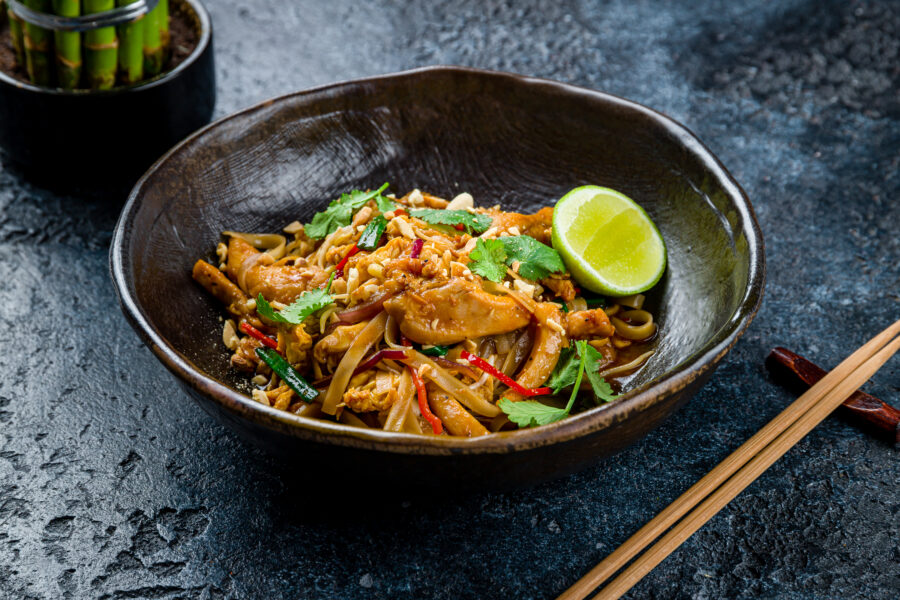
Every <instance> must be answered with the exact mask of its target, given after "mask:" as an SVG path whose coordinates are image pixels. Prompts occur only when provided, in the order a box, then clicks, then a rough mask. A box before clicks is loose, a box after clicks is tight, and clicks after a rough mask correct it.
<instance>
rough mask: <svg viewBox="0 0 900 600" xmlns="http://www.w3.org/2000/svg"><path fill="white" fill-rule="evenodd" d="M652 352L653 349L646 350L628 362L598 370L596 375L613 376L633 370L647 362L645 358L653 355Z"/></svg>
mask: <svg viewBox="0 0 900 600" xmlns="http://www.w3.org/2000/svg"><path fill="white" fill-rule="evenodd" d="M653 353H654V351H653V350H648V351H647V352H644V353H643V354H641V355H640V356H638V357H637V358H635V359H634V360H633V361H631V362H630V363H628V364H625V365H619V366H618V367H613V368H611V369H606V370H605V371H600V373H598V375H600V377H613V376H615V375H621V374H622V373H627V372H628V371H633V370H634V369H637V368H638V367H639V366H641V365H642V364H644V363H645V362H647V359H648V358H650V357H651V356H653Z"/></svg>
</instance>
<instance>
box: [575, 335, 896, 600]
mask: <svg viewBox="0 0 900 600" xmlns="http://www.w3.org/2000/svg"><path fill="white" fill-rule="evenodd" d="M898 333H900V321H897V322H895V323H894V324H893V325H891V326H890V327H888V328H887V329H885V330H884V331H882V332H881V333H880V334H878V335H877V336H875V337H874V338H872V340H870V341H869V342H868V343H866V344H865V345H864V346H862V347H861V348H860V349H859V350H857V351H856V352H854V353H853V354H851V355H850V356H849V357H848V358H847V359H846V360H844V361H843V362H842V363H841V364H840V365H838V366H837V367H836V368H835V369H834V370H833V371H831V373H829V374H828V375H826V376H825V377H823V378H822V379H821V380H820V381H819V382H818V383H816V384H815V385H814V386H812V387H811V388H810V389H809V390H808V391H807V392H806V393H805V394H803V395H802V396H800V398H798V399H797V400H796V401H795V402H793V403H792V404H791V405H789V406H788V407H787V408H786V409H785V410H784V411H782V412H781V413H780V414H779V415H778V416H777V417H775V418H774V419H773V420H772V421H770V422H769V423H768V424H767V425H766V426H765V427H763V428H762V429H761V430H760V431H758V432H757V433H756V434H755V435H754V436H753V437H751V438H750V439H749V440H747V441H746V442H745V443H744V444H743V445H741V447H740V448H738V449H737V450H736V451H734V452H733V453H732V454H730V455H729V456H728V457H727V458H726V459H725V460H723V461H722V462H721V463H719V464H718V465H717V466H716V467H715V468H714V469H713V470H712V471H710V472H709V473H708V474H707V475H706V476H705V477H703V478H702V479H701V480H700V481H698V482H697V483H695V484H694V485H693V486H691V488H690V489H688V491H686V492H685V493H684V494H682V495H681V496H679V497H678V498H677V499H676V500H675V501H674V502H673V503H672V504H670V505H669V506H668V507H666V508H665V509H664V510H663V511H662V512H661V513H659V515H657V516H656V517H655V518H654V519H653V520H651V521H650V522H649V523H647V524H646V525H644V526H643V527H642V528H641V529H639V530H638V531H637V533H635V534H634V535H632V536H631V537H630V538H629V539H628V540H627V541H626V542H625V543H624V544H622V545H621V546H619V548H617V549H616V550H615V551H614V552H613V553H612V554H610V555H609V556H608V557H606V559H604V560H603V561H602V562H601V563H600V564H598V565H597V566H596V567H594V568H593V569H591V571H590V572H589V573H588V574H587V575H585V576H584V577H582V578H581V579H579V580H578V581H577V582H576V583H575V584H574V585H573V586H572V587H570V588H569V589H568V590H566V591H565V592H563V594H561V595H560V596H559V598H558V600H576V599H577V600H582V599H584V598H586V597H587V595H588V594H589V593H590V592H591V591H592V590H594V589H595V588H596V587H597V586H599V585H600V584H602V583H603V582H604V581H606V580H607V579H608V578H609V577H610V576H611V575H612V574H614V573H615V572H616V571H618V570H619V569H621V568H622V567H623V566H624V565H625V563H627V562H628V561H629V560H631V559H632V558H634V556H636V555H637V554H638V553H639V552H640V551H641V550H642V549H644V548H645V547H646V546H647V545H648V544H649V543H651V542H652V541H653V540H654V539H656V538H657V537H659V536H660V535H661V534H662V533H663V532H664V531H666V530H667V529H669V528H670V527H672V525H674V524H675V523H676V521H678V519H680V518H681V517H683V516H684V515H685V514H687V513H688V511H690V510H691V509H693V508H694V507H695V506H697V504H698V503H699V502H700V501H701V500H703V499H704V498H706V497H707V496H708V495H709V494H711V493H712V492H713V491H714V490H716V488H718V487H719V486H720V485H722V483H723V482H725V481H726V480H727V479H728V478H729V477H732V476H733V475H734V474H735V473H737V472H738V470H739V469H741V467H743V466H744V465H745V464H747V463H748V461H750V460H751V459H752V458H753V457H754V456H756V455H757V454H759V453H760V452H761V451H762V450H763V449H764V448H766V447H767V446H769V445H770V444H772V443H773V442H774V441H775V440H776V439H778V438H779V437H780V436H781V435H782V434H783V433H785V432H786V431H787V430H788V429H789V428H790V427H792V426H793V425H794V424H795V423H796V422H797V421H798V420H799V419H801V418H802V417H804V415H806V413H808V412H809V411H810V410H811V409H812V408H813V407H814V406H816V405H817V404H819V403H820V401H823V400H825V399H826V398H828V399H829V400H830V399H832V398H834V397H836V396H835V394H834V393H832V392H833V390H834V389H835V388H836V387H837V386H840V388H841V389H844V388H846V387H848V386H850V385H852V383H853V382H855V381H856V380H857V379H859V377H862V375H863V374H864V373H865V372H867V370H863V367H861V365H862V364H863V363H865V362H866V361H868V360H869V359H872V357H873V356H879V357H882V358H883V360H882V362H881V363H878V364H877V366H875V367H874V369H876V370H877V368H878V367H880V366H881V364H883V362H884V361H886V360H887V358H888V357H889V356H890V354H893V352H896V346H897V343H898V342H897V340H895V341H894V343H893V344H891V346H890V347H891V348H894V350H893V352H891V353H890V354H887V355H885V354H884V353H883V352H884V351H881V353H879V350H880V349H881V348H883V347H885V345H886V344H888V342H890V340H891V339H892V338H894V337H895V336H896V335H897V334H898ZM879 360H880V358H879ZM876 363H877V361H875V362H873V363H871V365H868V367H869V368H871V366H872V365H875V364H876ZM857 368H859V369H860V373H859V374H858V375H857V376H856V377H854V378H853V379H852V380H849V382H845V380H847V379H848V377H849V376H851V375H852V374H854V373H855V371H856V370H857ZM871 372H872V373H874V370H872V371H871ZM868 377H871V373H870V374H869V375H868V376H867V377H866V378H865V379H868ZM865 379H862V380H861V381H860V382H859V383H858V384H856V385H855V387H853V388H851V389H849V391H848V392H847V393H846V394H844V396H843V398H846V396H847V395H849V393H851V392H852V391H853V390H854V389H856V387H859V386H860V385H862V383H863V382H864V381H865ZM842 382H844V383H842ZM843 398H839V399H838V400H837V404H835V405H834V406H835V407H836V406H837V405H839V404H840V403H841V401H842V400H843ZM823 406H824V405H823ZM823 410H824V409H823ZM831 410H833V408H832V409H831ZM831 410H828V411H827V412H825V413H824V414H823V415H822V417H821V418H820V419H819V420H817V421H815V422H813V424H812V425H811V426H810V427H809V429H812V428H813V427H815V425H816V424H818V423H819V422H820V421H821V420H822V419H824V418H825V416H827V415H828V413H830V412H831ZM817 414H818V413H817ZM804 423H809V419H806V420H804ZM797 431H799V429H796V430H794V433H795V434H796V432H797ZM806 431H809V430H806ZM803 435H805V432H804V433H803V434H801V435H800V437H803ZM800 437H798V438H797V440H799V439H800ZM782 443H784V441H783V440H782ZM794 443H796V442H794ZM791 445H793V443H792V444H791ZM779 448H780V446H779ZM789 448H790V445H789V446H785V447H784V448H783V450H781V453H776V454H775V455H774V458H773V459H772V462H774V461H775V460H776V459H777V458H778V457H779V456H781V454H783V453H784V452H786V451H787V450H788V449H789ZM758 464H761V463H757V465H758ZM768 464H771V462H770V463H768ZM767 467H768V465H766V467H763V469H762V470H765V468H767ZM759 472H760V473H761V472H762V471H759ZM757 476H758V475H757ZM755 477H756V476H754V477H753V479H755ZM753 479H749V480H747V481H746V483H744V485H743V486H742V487H739V489H737V491H736V492H734V495H737V493H739V492H740V491H741V490H743V489H744V487H746V486H747V485H749V483H750V482H751V481H752V480H753ZM742 481H743V480H742ZM733 497H734V496H730V497H729V498H728V500H725V503H723V504H722V506H724V504H727V502H728V501H730V500H731V498H733ZM720 498H721V496H720ZM707 506H708V505H707ZM717 510H718V509H717ZM712 514H715V513H714V512H713V513H711V514H710V515H709V516H707V517H706V519H703V520H702V521H692V522H691V523H696V527H695V528H694V529H692V530H690V533H688V534H687V535H686V536H685V537H684V539H687V537H689V536H690V535H691V534H692V533H693V532H694V531H696V529H697V528H699V527H700V526H701V525H702V524H703V523H705V522H706V520H708V519H709V518H710V517H712ZM697 518H699V517H697ZM685 522H687V519H686V520H685ZM679 525H680V524H679ZM689 528H690V524H687V525H685V528H684V529H682V530H681V531H682V534H683V532H684V531H687V530H688V529H689ZM674 531H675V530H674V529H673V532H674ZM670 533H672V532H670ZM672 539H675V538H669V540H670V542H671V540H672ZM682 541H683V540H682ZM660 543H662V540H660ZM680 543H681V542H680V541H679V542H678V543H677V544H675V545H674V546H672V547H671V548H668V551H666V552H664V553H663V554H661V555H660V556H659V557H658V558H659V560H657V561H656V562H652V561H653V558H652V557H651V558H649V559H648V560H647V561H645V562H640V560H639V561H636V562H635V564H634V565H632V567H630V568H629V570H627V571H626V572H624V573H622V575H621V576H620V577H619V578H617V579H616V580H615V581H614V582H613V584H615V585H616V587H615V588H613V589H612V590H611V594H615V590H621V591H619V592H618V593H619V595H621V594H623V593H625V591H627V590H628V589H630V587H631V586H632V585H634V583H636V582H637V581H638V579H640V577H642V576H643V575H639V576H638V577H637V579H634V575H635V574H636V573H638V572H643V573H646V572H649V570H650V569H652V568H653V566H655V565H656V564H658V563H659V562H660V561H661V560H662V559H663V558H665V556H667V555H668V554H669V553H670V552H671V551H672V550H674V549H675V547H677V545H678V544H680ZM654 548H656V546H654ZM663 550H665V548H663ZM659 552H660V550H657V551H656V554H654V555H653V556H657V555H658V553H659ZM641 558H642V559H643V558H644V557H641ZM651 562H652V566H650V567H649V568H646V566H647V565H649V564H650V563H651ZM639 563H640V564H641V565H643V567H638V565H639ZM644 568H646V570H643V569H644ZM629 573H630V574H629ZM626 575H628V577H627V578H626ZM626 581H631V583H630V584H628V585H627V587H622V586H623V585H625V582H626ZM616 582H618V583H616ZM613 584H611V586H612V585H613ZM604 594H606V589H604V590H603V592H601V595H598V596H596V598H617V597H618V596H616V595H604Z"/></svg>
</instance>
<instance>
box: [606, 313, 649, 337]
mask: <svg viewBox="0 0 900 600" xmlns="http://www.w3.org/2000/svg"><path fill="white" fill-rule="evenodd" d="M622 317H624V318H625V319H628V321H630V322H628V323H626V322H625V321H623V320H622V319H620V318H618V317H612V318H611V319H610V320H609V321H610V323H612V324H613V327H615V328H616V333H617V334H619V336H620V337H623V338H625V339H626V340H634V341H636V340H646V339H647V338H649V337H652V336H653V334H654V333H656V325H655V324H654V323H653V315H651V314H650V313H649V312H647V311H646V310H626V311H624V312H623V313H622Z"/></svg>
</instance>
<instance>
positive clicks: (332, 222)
mask: <svg viewBox="0 0 900 600" xmlns="http://www.w3.org/2000/svg"><path fill="white" fill-rule="evenodd" d="M387 187H388V184H386V183H385V184H384V185H383V186H381V187H380V188H378V189H377V190H373V191H371V192H363V191H360V190H353V191H352V192H350V193H349V194H341V197H340V198H338V199H337V200H332V201H331V203H330V204H329V205H328V208H326V209H325V210H323V211H322V212H318V213H316V214H315V215H314V216H313V219H312V222H311V223H309V224H307V225H306V226H305V227H304V228H303V230H304V231H305V232H306V235H308V236H309V237H311V238H314V239H322V238H324V237H327V236H329V235H330V234H332V233H334V232H335V231H337V230H338V229H339V228H341V227H345V226H347V225H349V224H350V221H352V220H353V213H354V212H356V211H357V210H359V209H360V208H362V207H363V205H365V203H366V202H368V201H369V200H375V201H376V202H378V198H381V192H383V191H384V190H386V189H387ZM382 200H384V198H382Z"/></svg>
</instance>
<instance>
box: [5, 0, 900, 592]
mask: <svg viewBox="0 0 900 600" xmlns="http://www.w3.org/2000/svg"><path fill="white" fill-rule="evenodd" d="M434 4H435V3H431V2H414V3H407V2H388V1H381V2H349V1H344V0H335V1H331V2H315V1H306V2H276V1H268V2H264V1H262V0H252V1H249V2H243V1H242V2H238V1H237V0H223V1H216V2H214V3H211V6H210V9H211V11H212V14H213V18H214V23H215V28H216V35H217V39H216V45H217V54H218V57H217V59H218V69H219V70H218V78H219V104H218V109H217V113H218V114H219V115H224V114H226V113H229V112H231V111H233V110H236V109H238V108H241V107H244V106H247V105H250V104H252V103H255V102H258V101H260V100H263V99H265V98H268V97H270V96H274V95H277V94H281V93H285V92H290V91H292V90H296V89H300V88H306V87H310V86H314V85H319V84H323V83H326V82H330V81H334V80H340V79H348V78H353V77H358V76H364V75H370V74H376V73H383V72H389V71H396V70H401V69H406V68H410V67H415V66H420V65H429V64H437V63H455V64H463V65H474V66H479V67H488V68H493V69H502V70H509V71H517V72H521V73H527V74H534V75H538V76H543V77H549V78H554V79H559V80H562V81H566V82H571V83H575V84H580V85H584V86H588V87H592V88H597V89H601V90H605V91H608V92H612V93H614V94H619V95H622V96H626V97H628V98H632V99H634V100H637V101H639V102H642V103H644V104H647V105H649V106H652V107H654V108H657V109H659V110H661V111H663V112H665V113H668V114H669V115H671V116H673V117H674V118H675V119H677V120H679V121H681V122H683V123H685V124H686V125H687V126H688V127H689V128H691V129H692V130H693V131H695V132H696V133H697V134H698V135H699V136H700V138H701V139H703V140H704V141H705V143H706V144H707V145H709V147H710V148H711V149H712V150H713V151H714V152H715V153H716V154H717V155H718V156H719V157H721V159H722V160H723V162H724V163H725V164H726V166H727V167H728V168H729V169H730V170H731V171H732V173H733V174H734V175H735V177H736V178H737V179H738V181H740V182H741V183H742V184H743V186H744V187H745V189H746V190H747V192H748V194H749V195H750V197H751V199H752V200H753V202H754V203H755V207H756V210H757V215H758V216H759V220H760V223H761V225H762V228H763V231H764V233H765V236H766V243H767V256H768V261H769V263H768V264H769V268H768V285H767V288H766V297H765V301H764V303H763V306H762V309H761V311H760V313H759V316H758V317H757V318H756V321H755V322H754V323H753V325H752V326H751V327H750V329H749V331H748V333H747V335H745V337H744V338H743V339H742V340H741V342H740V343H739V344H738V345H737V347H736V348H735V350H734V351H733V352H731V354H729V355H728V357H727V358H726V359H725V360H724V362H723V364H722V366H721V368H720V369H719V371H718V372H717V373H716V375H715V376H714V377H713V378H712V381H711V382H710V383H709V385H707V387H706V388H705V389H704V390H703V391H702V392H701V393H700V394H699V395H698V396H696V398H695V399H694V400H692V401H691V402H690V403H689V404H688V405H687V406H686V407H685V408H684V409H683V410H681V411H680V412H679V413H678V414H677V415H676V416H675V417H674V418H672V419H671V420H670V421H669V422H667V423H666V424H665V425H663V426H662V427H661V428H660V429H659V430H657V431H656V432H655V433H653V434H652V435H650V436H649V437H647V438H646V439H644V440H643V441H641V442H640V443H638V444H637V445H635V446H634V447H632V448H630V449H629V450H627V451H625V452H623V453H621V454H620V455H618V456H616V457H614V458H612V459H610V460H608V461H606V462H604V463H603V464H601V465H599V466H597V467H596V468H593V469H590V470H588V471H585V472H583V473H581V474H578V475H576V476H573V477H569V478H567V479H564V480H561V481H556V482H553V483H549V484H545V485H542V486H540V487H538V488H536V489H531V490H527V491H522V492H519V493H511V494H485V495H480V496H472V497H467V498H459V499H452V500H448V499H428V498H406V499H396V500H395V499H385V498H382V497H379V496H373V497H348V498H344V499H338V500H331V501H328V502H327V503H326V502H324V501H323V500H322V494H321V493H320V492H319V491H318V490H315V489H303V488H302V486H301V487H299V488H298V487H297V486H296V485H291V484H288V483H286V478H285V473H284V471H283V469H282V468H281V467H279V466H278V465H277V461H273V460H272V459H270V458H268V457H266V456H263V455H261V454H260V453H259V452H257V451H256V450H254V449H253V448H249V447H247V446H245V445H244V444H243V443H241V442H240V441H238V440H237V439H235V438H234V437H233V436H232V435H231V434H229V433H227V432H226V431H225V430H223V429H222V428H221V427H220V426H219V425H218V424H216V423H215V422H214V421H213V420H212V419H211V418H210V417H209V416H208V415H206V414H205V413H204V412H203V411H201V410H200V408H199V407H197V406H196V405H194V404H193V403H192V402H191V401H189V400H188V398H187V397H186V396H185V395H184V394H183V393H182V392H181V391H180V390H179V389H178V388H177V387H176V385H175V383H174V380H173V378H172V377H171V376H170V375H169V374H168V373H167V372H166V371H165V370H164V368H163V367H162V366H161V365H160V364H159V363H158V362H157V361H156V359H155V358H153V356H152V355H151V353H150V352H149V351H148V350H147V349H146V348H145V347H143V345H142V344H141V343H140V342H139V341H138V338H137V336H136V335H135V334H134V332H133V331H132V330H131V328H130V327H129V326H128V324H127V323H126V322H125V319H124V318H123V316H122V315H121V313H120V311H119V309H118V306H117V305H116V301H115V297H114V294H113V290H112V287H111V285H110V282H109V279H108V276H107V246H108V243H109V239H110V230H111V228H112V226H113V224H114V222H115V217H116V212H117V209H116V208H115V207H110V206H109V205H108V204H107V203H104V202H102V201H98V200H89V199H85V198H79V197H66V196H59V195H54V194H51V193H49V192H47V191H43V190H41V189H37V188H35V187H33V186H32V185H30V184H29V183H27V182H25V181H22V180H21V179H19V178H18V176H17V175H15V174H13V173H12V172H10V171H9V169H5V170H0V280H2V282H3V285H2V286H0V326H2V330H3V334H2V336H0V339H2V340H3V344H2V348H3V355H4V358H3V363H2V364H3V375H4V376H3V377H2V379H0V597H2V598H4V599H5V598H226V597H227V598H232V597H233V598H282V597H284V598H363V599H364V598H453V599H456V598H497V599H508V598H552V597H554V596H555V595H556V594H557V593H559V592H561V591H562V590H563V589H565V588H566V587H567V586H569V585H570V584H572V583H573V582H574V581H575V580H576V579H577V578H578V577H580V576H581V575H582V574H583V573H584V572H585V571H587V570H588V569H589V568H590V567H591V566H592V565H594V564H595V563H596V562H597V561H599V560H600V559H601V558H603V556H605V555H606V554H607V553H608V552H610V551H611V550H612V549H613V548H615V547H616V546H617V545H618V544H619V543H621V542H622V541H623V540H625V539H626V537H627V536H628V535H629V534H630V533H631V532H633V531H634V530H636V529H637V528H638V527H640V526H641V525H642V524H643V523H645V522H646V521H647V520H648V519H650V518H651V517H652V516H653V515H655V514H656V513H657V512H658V511H659V510H660V509H662V508H663V507H665V506H666V505H667V504H668V503H669V502H670V501H671V500H672V499H674V498H675V497H676V496H677V495H678V494H679V493H680V492H682V491H683V490H685V489H686V488H687V487H689V485H690V484H691V483H693V482H694V481H695V480H697V479H698V478H699V477H701V476H702V475H703V474H705V473H706V472H707V471H708V470H709V469H710V468H711V467H712V466H713V465H715V464H716V463H717V462H718V461H719V460H721V459H722V458H723V457H725V456H726V455H727V454H728V453H729V452H730V451H731V450H732V449H734V448H736V447H737V446H738V445H739V444H740V443H741V442H742V441H743V440H745V439H746V438H747V437H748V436H750V435H751V434H752V433H753V432H755V431H756V430H757V429H759V428H760V427H761V426H762V425H763V424H764V423H766V422H767V421H768V420H769V419H770V418H772V417H773V416H774V415H775V414H776V413H778V412H779V411H780V410H781V408H782V407H783V406H785V405H786V404H787V403H788V402H789V401H790V400H791V399H792V397H793V396H792V394H790V393H789V392H787V391H785V390H784V389H782V388H781V387H779V386H778V385H776V384H775V383H774V382H773V381H772V380H771V379H770V378H769V377H768V375H767V373H766V371H765V369H764V367H763V359H764V358H765V356H766V354H767V353H768V351H769V349H771V348H772V347H773V346H776V345H787V346H790V347H792V348H794V349H796V350H798V351H800V352H802V353H804V354H807V355H809V356H810V357H813V358H815V360H817V361H819V362H821V363H822V364H824V365H827V366H832V365H834V364H836V363H837V362H838V361H839V360H840V359H841V358H842V357H843V356H844V355H845V354H847V353H848V351H849V350H850V349H851V348H853V347H856V346H858V345H859V344H861V343H862V342H863V341H865V340H866V339H867V338H868V337H870V336H871V335H872V334H873V333H874V332H875V331H877V330H880V329H881V328H883V327H884V326H885V325H886V324H887V323H888V322H889V321H891V320H893V319H896V318H897V317H898V316H900V295H898V294H900V268H898V259H900V236H898V233H897V230H898V226H900V98H898V88H900V86H898V83H900V66H898V65H900V55H898V54H900V52H898V46H900V4H898V3H897V2H881V3H879V2H873V1H865V2H859V1H849V0H834V1H828V2H822V1H820V0H789V1H780V2H750V3H744V2H715V1H712V0H707V1H703V2H700V1H698V2H681V3H680V5H679V6H672V5H670V3H667V2H629V1H627V0H613V1H610V2H603V3H599V2H589V1H586V0H585V1H576V0H571V1H564V2H544V1H538V0H533V1H529V2H513V1H512V0H509V1H507V2H504V3H501V2H494V1H493V0H490V1H487V2H485V1H483V0H473V1H469V2H445V3H443V4H441V5H434ZM898 364H900V362H898V361H897V360H896V359H895V360H894V361H893V363H892V364H889V365H888V367H887V368H885V369H884V370H883V371H882V372H881V373H879V374H878V375H877V377H876V378H875V380H874V381H873V382H872V383H871V384H870V385H869V386H868V388H867V389H869V390H870V391H871V392H872V393H874V394H876V395H878V396H880V397H882V398H884V399H886V400H888V401H891V402H893V403H895V404H897V403H900V393H898V391H900V388H898V385H900V367H898ZM898 459H900V455H898V453H897V451H895V450H894V449H893V448H892V447H891V446H890V445H889V444H888V443H886V442H883V441H880V440H878V439H875V438H873V437H871V436H870V435H868V434H866V433H864V432H861V431H860V430H858V429H856V428H854V427H852V426H850V425H848V424H846V423H845V422H843V421H841V420H839V419H836V418H832V419H829V420H828V421H827V422H826V423H824V424H823V425H822V426H820V427H819V428H818V429H817V430H816V431H814V432H813V433H812V435H810V436H809V438H808V439H807V440H805V441H804V442H802V443H801V444H800V445H799V446H798V447H796V448H795V449H793V450H792V451H791V452H790V453H789V454H788V455H787V456H786V457H784V458H783V459H782V460H781V461H779V462H778V463H777V464H776V465H775V466H774V467H773V468H772V469H771V470H770V471H769V472H768V473H766V474H765V475H764V476H763V477H762V478H761V479H760V480H759V481H758V482H756V483H755V484H753V485H752V486H751V487H750V488H749V489H748V490H747V491H746V492H745V493H744V494H742V495H741V496H740V497H739V498H738V499H737V500H736V501H734V502H733V503H732V504H731V505H730V506H728V507H727V509H726V510H724V511H723V512H722V513H721V514H720V515H718V516H717V517H716V518H715V519H713V520H712V521H711V522H710V523H709V524H708V525H707V526H706V527H704V528H703V529H702V530H701V531H700V532H699V533H698V534H697V535H695V536H694V537H693V538H692V539H691V540H689V542H688V543H686V544H685V545H684V546H683V547H682V548H681V549H680V550H678V551H677V552H676V553H675V554H674V555H672V556H671V557H670V558H669V559H668V560H666V561H665V562H664V563H663V564H662V565H661V566H660V567H659V568H657V569H656V570H655V571H654V572H653V573H652V574H651V575H650V576H649V577H647V578H646V579H645V580H644V581H642V582H641V583H640V584H639V585H638V586H637V587H636V588H635V589H634V590H633V591H632V592H631V595H630V597H632V598H698V599H700V598H711V599H718V598H787V599H812V598H870V599H886V600H887V599H896V598H898V597H900V541H898V540H900V487H898V482H900V460H898Z"/></svg>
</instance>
